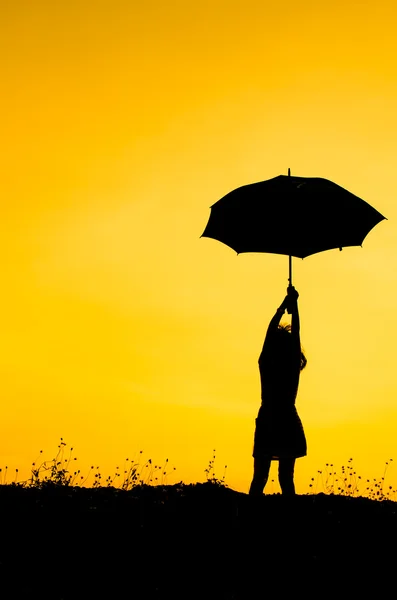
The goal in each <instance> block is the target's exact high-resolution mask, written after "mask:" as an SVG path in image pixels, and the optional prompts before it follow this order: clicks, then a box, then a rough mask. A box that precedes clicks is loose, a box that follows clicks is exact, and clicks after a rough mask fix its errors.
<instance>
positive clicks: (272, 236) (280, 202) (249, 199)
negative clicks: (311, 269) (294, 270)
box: [202, 175, 385, 279]
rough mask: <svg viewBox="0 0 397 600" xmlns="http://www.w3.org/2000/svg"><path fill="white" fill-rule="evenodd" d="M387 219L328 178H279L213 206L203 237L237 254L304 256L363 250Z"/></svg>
mask: <svg viewBox="0 0 397 600" xmlns="http://www.w3.org/2000/svg"><path fill="white" fill-rule="evenodd" d="M383 219H385V217H384V216H383V215H381V214H380V213H379V212H378V211H377V210H376V209H375V208H373V207H372V206H371V205H370V204H368V203H367V202H365V201H364V200H362V199H361V198H359V197H358V196H355V195H354V194H352V193H351V192H349V191H347V190H346V189H344V188H343V187H341V186H339V185H337V184H336V183H333V182H332V181H329V180H328V179H323V178H320V177H294V176H291V175H279V176H278V177H274V178H273V179H268V180H266V181H260V182H258V183H252V184H250V185H244V186H242V187H239V188H237V189H235V190H233V191H232V192H230V193H228V194H226V196H224V197H223V198H221V199H220V200H218V202H216V203H215V204H213V205H212V206H211V213H210V217H209V220H208V223H207V226H206V228H205V230H204V232H203V233H202V237H209V238H213V239H216V240H218V241H220V242H223V243H224V244H226V245H227V246H230V247H231V248H233V250H235V251H236V252H237V253H238V254H240V253H242V252H270V253H272V254H286V255H288V256H290V257H291V256H296V257H298V258H305V257H306V256H309V255H311V254H315V253H317V252H323V251H324V250H331V249H333V248H340V249H342V248H343V247H345V246H361V245H362V243H363V240H364V238H365V237H366V236H367V234H368V233H369V232H370V230H371V229H372V228H373V227H375V225H377V223H379V222H380V221H382V220H383ZM290 264H291V261H290ZM290 279H291V273H290Z"/></svg>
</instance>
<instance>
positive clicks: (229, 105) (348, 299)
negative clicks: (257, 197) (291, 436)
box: [0, 0, 397, 493]
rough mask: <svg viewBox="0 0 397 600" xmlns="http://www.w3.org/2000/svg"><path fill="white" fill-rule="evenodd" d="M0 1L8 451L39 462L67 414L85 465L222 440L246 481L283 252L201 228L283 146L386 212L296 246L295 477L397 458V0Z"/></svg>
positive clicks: (182, 463) (307, 171)
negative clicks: (328, 245)
mask: <svg viewBox="0 0 397 600" xmlns="http://www.w3.org/2000/svg"><path fill="white" fill-rule="evenodd" d="M2 12H3V14H2V19H1V23H0V50H1V52H0V64H1V72H2V77H1V80H2V85H3V92H2V94H1V96H0V98H1V99H0V103H1V121H2V122H1V130H2V142H3V143H2V147H1V164H2V178H1V196H2V207H3V212H2V219H1V220H0V252H1V254H0V257H1V269H2V278H3V286H2V290H3V293H2V295H1V298H0V305H1V315H2V323H1V331H2V344H1V347H0V369H1V379H0V381H1V397H2V410H1V416H2V418H1V421H0V439H1V442H0V465H5V464H8V465H9V467H10V468H15V467H19V469H20V470H21V471H22V470H23V469H25V471H26V473H27V472H28V470H29V465H30V462H31V461H32V460H34V459H35V457H36V455H37V452H38V450H39V449H43V450H44V451H45V454H46V455H47V456H48V457H50V456H51V454H52V453H53V449H54V448H55V447H56V445H57V443H58V440H59V438H60V437H61V436H63V438H64V439H65V440H66V441H67V442H68V443H69V444H71V445H72V446H74V447H75V448H76V452H77V456H78V457H79V463H80V464H81V467H82V468H84V466H85V465H90V464H91V463H96V464H98V465H100V467H101V470H102V471H103V473H108V472H111V471H112V470H113V469H114V468H115V466H116V465H121V464H122V463H123V461H124V459H125V458H126V457H127V456H129V457H131V456H133V455H134V454H136V453H137V452H139V450H141V449H142V450H143V451H144V454H145V456H147V457H149V456H150V457H152V458H153V460H154V461H157V462H162V461H164V460H165V458H168V459H169V460H170V463H171V464H172V465H174V466H176V467H177V471H176V474H175V475H173V476H172V477H173V478H172V479H171V480H170V482H171V483H175V482H176V481H178V480H180V479H182V480H184V481H186V482H189V481H198V480H203V478H204V469H205V468H206V467H207V464H208V461H209V460H210V458H211V456H212V451H213V449H214V448H215V449H216V454H217V463H216V464H218V469H217V471H218V474H219V475H221V474H222V473H223V465H224V464H227V465H228V471H227V482H228V483H229V485H230V486H231V487H233V488H235V489H238V490H241V491H246V490H247V488H248V486H249V482H250V478H251V474H252V473H251V470H252V458H251V450H252V438H253V429H254V420H255V417H256V413H257V410H258V408H259V403H260V388H259V373H258V365H257V359H258V355H259V352H260V349H261V346H262V342H263V337H264V334H265V332H266V328H267V324H268V321H269V319H270V318H271V316H272V315H273V312H274V310H275V308H276V307H277V306H278V305H279V303H280V302H281V300H282V298H283V295H284V293H285V289H286V286H287V283H288V282H287V277H288V259H287V258H286V257H284V256H273V255H270V254H266V255H265V254H263V255H259V254H244V255H240V256H238V257H237V256H236V255H235V253H234V252H233V251H232V250H231V249H229V248H227V247H226V246H224V245H222V244H220V243H218V242H216V241H214V240H210V239H205V238H201V239H200V235H201V233H202V231H203V229H204V227H205V224H206V222H207V220H208V217H209V207H210V206H211V204H213V203H214V202H215V201H216V200H218V199H219V198H220V197H221V196H223V195H225V194H226V193H227V192H229V191H230V190H232V189H233V188H235V187H238V186H240V185H245V184H247V183H252V182H254V181H260V180H264V179H269V178H271V177H274V176H276V175H279V174H282V173H284V174H286V173H287V169H288V167H290V168H291V171H292V174H295V175H301V176H309V177H312V176H317V177H325V178H328V179H331V180H333V181H335V182H337V183H338V184H339V185H342V186H343V187H345V188H347V189H348V190H350V191H352V192H353V193H355V194H356V195H358V196H360V197H362V198H364V199H365V200H366V201H367V202H369V203H370V204H372V205H374V206H375V207H376V208H377V209H378V210H379V211H380V212H381V213H382V214H384V215H385V216H386V217H387V219H388V220H387V221H383V222H382V223H380V224H379V225H378V226H377V227H376V228H375V229H374V230H373V231H372V232H371V233H370V234H369V236H368V237H367V238H366V240H365V242H364V244H363V248H346V249H345V250H343V252H339V251H330V252H326V253H322V254H318V255H315V256H312V257H308V258H307V259H305V260H304V261H300V260H298V259H295V260H294V284H295V286H296V287H297V289H298V290H299V292H300V309H301V321H302V332H301V333H302V342H303V345H304V347H305V350H306V353H307V357H308V366H307V368H306V370H305V371H304V372H303V373H302V377H301V385H300V391H299V396H298V402H297V406H298V409H299V413H300V415H301V418H302V421H303V423H304V426H305V431H306V436H307V440H308V456H307V457H306V458H304V459H301V460H299V461H298V463H297V468H296V483H297V490H298V492H300V493H304V492H306V491H308V484H309V481H310V478H311V477H312V476H313V475H315V474H316V472H317V470H318V469H321V468H323V466H324V464H325V463H326V462H333V463H334V464H336V465H342V464H346V463H347V460H348V459H349V458H350V457H353V458H354V460H355V464H356V466H357V470H358V471H359V472H360V473H361V474H362V475H363V476H364V475H365V476H369V477H378V476H381V474H382V471H383V466H384V463H385V461H386V460H388V459H389V458H391V457H393V456H394V457H395V460H397V452H396V443H395V439H396V433H397V400H396V399H397V369H396V367H395V359H396V353H397V351H396V343H395V340H396V339H397V275H396V273H397V269H396V266H397V265H396V262H397V229H396V222H397V220H396V217H397V202H396V198H397V182H396V179H395V162H396V146H395V140H396V139H397V112H396V110H395V107H396V105H397V60H396V58H397V56H396V54H397V52H396V40H395V27H396V20H397V9H396V7H395V3H394V2H391V1H385V0H380V1H379V2H377V3H372V2H371V3H369V2H360V3H358V2H348V3H346V2H343V3H342V2H334V3H333V4H332V5H329V6H326V5H324V4H322V3H314V2H303V4H302V3H301V4H300V5H299V6H298V5H297V3H295V2H291V1H287V2H285V3H283V4H282V5H280V4H279V3H276V2H273V3H267V2H254V1H246V2H237V1H234V2H233V1H230V0H229V1H228V2H225V1H217V0H212V1H211V2H200V3H197V5H195V6H193V5H192V6H191V5H189V4H186V2H182V1H174V2H167V3H165V2H159V1H158V0H154V2H152V3H135V2H130V1H126V0H125V1H124V0H119V1H117V0H116V1H114V0H113V1H112V2H110V1H107V2H106V1H96V2H90V1H88V0H80V1H78V2H77V1H69V2H67V3H54V2H49V1H48V0H43V1H41V2H40V1H38V2H35V3H31V2H23V1H18V0H16V1H15V2H12V3H5V5H4V8H3V11H2ZM285 218H286V219H287V218H288V215H287V214H286V215H285ZM274 474H275V472H274ZM390 482H391V483H393V484H394V485H397V473H393V469H391V471H390ZM277 489H278V487H277V485H276V486H275V488H274V490H275V491H277Z"/></svg>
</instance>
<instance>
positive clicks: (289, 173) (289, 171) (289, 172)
mask: <svg viewBox="0 0 397 600" xmlns="http://www.w3.org/2000/svg"><path fill="white" fill-rule="evenodd" d="M290 175H291V169H290V168H289V167H288V177H290Z"/></svg>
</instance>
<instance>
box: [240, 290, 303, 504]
mask: <svg viewBox="0 0 397 600" xmlns="http://www.w3.org/2000/svg"><path fill="white" fill-rule="evenodd" d="M298 297H299V294H298V292H297V291H296V289H295V288H294V287H293V286H291V285H290V286H288V290H287V295H286V297H285V298H284V300H283V302H282V304H281V306H280V307H279V308H278V309H277V311H276V314H275V315H274V317H273V318H272V319H271V321H270V323H269V327H268V330H267V333H266V338H265V341H264V344H263V349H262V352H261V355H260V357H259V371H260V377H261V388H262V405H261V407H260V409H259V413H258V417H257V419H256V427H255V438H254V451H253V457H254V475H253V479H252V483H251V486H250V490H249V494H250V495H261V494H262V493H263V490H264V487H265V485H266V482H267V479H268V477H269V470H270V464H271V461H272V460H278V463H279V467H278V478H279V482H280V487H281V491H282V494H284V495H290V496H291V495H294V494H295V485H294V469H295V459H296V458H299V457H301V456H306V451H307V448H306V438H305V433H304V430H303V427H302V423H301V420H300V418H299V416H298V413H297V411H296V408H295V400H296V396H297V392H298V385H299V376H300V372H301V370H302V369H304V368H305V366H306V362H307V361H306V357H305V355H304V354H303V352H302V349H301V344H300V333H299V329H300V324H299V311H298ZM285 310H288V312H289V313H290V314H291V325H280V320H281V317H282V316H283V314H284V312H285Z"/></svg>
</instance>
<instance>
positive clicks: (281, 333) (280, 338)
mask: <svg viewBox="0 0 397 600" xmlns="http://www.w3.org/2000/svg"><path fill="white" fill-rule="evenodd" d="M273 352H274V354H275V356H277V357H279V358H280V359H282V358H283V357H285V358H287V357H289V356H290V355H291V354H292V352H293V339H292V335H291V325H290V324H289V323H280V325H279V326H278V328H277V331H276V335H275V336H274V347H273ZM306 364H307V359H306V356H305V354H304V352H303V350H302V348H301V362H300V370H301V371H302V370H303V369H304V368H305V367H306Z"/></svg>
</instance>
